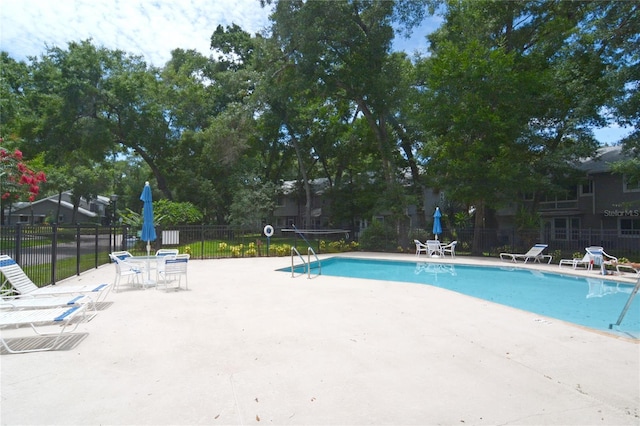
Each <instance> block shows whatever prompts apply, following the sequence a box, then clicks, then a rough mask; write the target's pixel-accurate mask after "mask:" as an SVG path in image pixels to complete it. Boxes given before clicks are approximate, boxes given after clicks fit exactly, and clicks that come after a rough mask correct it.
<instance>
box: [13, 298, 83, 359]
mask: <svg viewBox="0 0 640 426" xmlns="http://www.w3.org/2000/svg"><path fill="white" fill-rule="evenodd" d="M86 307H87V305H78V306H73V307H59V308H49V309H25V310H13V309H10V310H7V309H2V310H0V329H4V328H9V327H20V326H24V325H28V326H30V327H31V329H32V330H33V331H34V332H35V333H36V334H38V335H39V336H43V337H55V338H54V339H53V341H51V342H48V343H47V344H46V345H44V346H39V347H37V348H26V349H18V348H12V347H10V346H9V342H7V340H5V336H4V333H0V340H2V346H4V348H5V349H6V350H7V351H8V352H10V353H26V352H39V351H49V350H52V349H55V348H56V347H57V345H58V342H59V341H60V338H62V337H63V336H64V335H66V334H68V333H71V332H73V331H74V330H75V329H76V328H77V327H78V325H79V324H80V323H82V322H84V320H85V319H86V317H84V314H85V311H86ZM72 324H73V328H72V329H71V330H67V327H68V326H70V325H72ZM45 326H60V331H59V332H58V333H48V334H47V333H42V332H41V327H45Z"/></svg>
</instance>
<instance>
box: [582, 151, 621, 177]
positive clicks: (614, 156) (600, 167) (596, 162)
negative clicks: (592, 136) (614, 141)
mask: <svg viewBox="0 0 640 426" xmlns="http://www.w3.org/2000/svg"><path fill="white" fill-rule="evenodd" d="M628 158H629V156H628V155H625V154H624V153H623V152H622V146H621V145H615V146H603V147H601V148H598V150H597V154H596V156H594V157H589V158H585V159H584V160H583V161H582V162H581V163H580V164H579V165H578V168H579V169H580V170H584V171H586V172H587V173H589V174H593V173H606V172H609V171H610V170H611V163H615V162H617V161H622V160H625V159H628Z"/></svg>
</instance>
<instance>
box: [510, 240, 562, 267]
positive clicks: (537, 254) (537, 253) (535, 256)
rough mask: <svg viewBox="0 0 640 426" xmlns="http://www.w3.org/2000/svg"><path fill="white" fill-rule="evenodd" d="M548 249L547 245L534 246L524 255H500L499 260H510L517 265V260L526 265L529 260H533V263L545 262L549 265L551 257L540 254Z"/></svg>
mask: <svg viewBox="0 0 640 426" xmlns="http://www.w3.org/2000/svg"><path fill="white" fill-rule="evenodd" d="M547 247H548V245H547V244H536V245H534V246H533V247H531V248H530V249H529V251H528V252H526V253H524V254H517V253H500V259H502V260H510V261H512V262H514V263H517V261H518V259H520V260H524V263H527V262H528V261H529V260H533V261H534V262H538V263H540V261H541V260H545V259H546V260H547V263H551V260H552V259H553V256H551V255H549V254H542V252H543V251H544V250H545V249H546V248H547Z"/></svg>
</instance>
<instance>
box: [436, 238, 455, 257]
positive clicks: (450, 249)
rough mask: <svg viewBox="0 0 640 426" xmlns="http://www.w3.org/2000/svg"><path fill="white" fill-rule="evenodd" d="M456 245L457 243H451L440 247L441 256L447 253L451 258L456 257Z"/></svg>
mask: <svg viewBox="0 0 640 426" xmlns="http://www.w3.org/2000/svg"><path fill="white" fill-rule="evenodd" d="M457 244H458V241H452V242H450V243H449V244H446V245H443V246H442V247H440V248H441V249H442V255H443V256H444V255H446V254H447V253H449V254H450V255H451V257H456V245H457Z"/></svg>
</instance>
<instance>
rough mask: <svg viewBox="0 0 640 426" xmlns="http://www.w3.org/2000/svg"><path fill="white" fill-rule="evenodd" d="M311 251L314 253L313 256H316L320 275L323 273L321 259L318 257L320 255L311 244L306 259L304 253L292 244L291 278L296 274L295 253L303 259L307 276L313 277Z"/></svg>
mask: <svg viewBox="0 0 640 426" xmlns="http://www.w3.org/2000/svg"><path fill="white" fill-rule="evenodd" d="M311 253H313V256H314V257H315V258H316V263H317V264H318V275H321V274H322V267H321V265H320V259H318V255H317V254H316V252H315V251H313V249H312V248H311V246H309V247H307V260H306V261H305V260H304V257H302V255H301V254H300V252H299V251H298V249H296V248H295V247H293V246H291V278H293V277H295V274H294V271H295V266H294V264H293V259H294V257H295V256H294V255H298V257H299V258H300V260H302V264H303V265H304V269H305V270H306V272H307V278H308V279H311Z"/></svg>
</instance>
